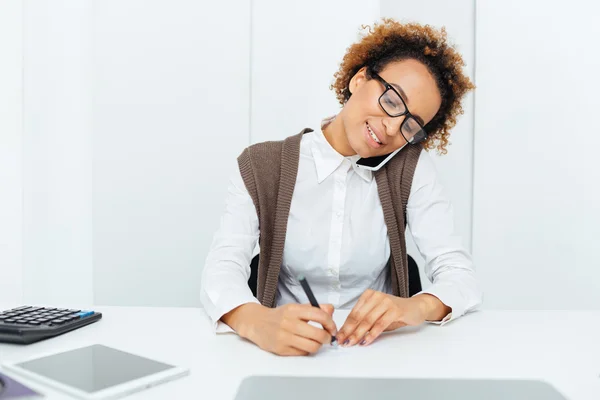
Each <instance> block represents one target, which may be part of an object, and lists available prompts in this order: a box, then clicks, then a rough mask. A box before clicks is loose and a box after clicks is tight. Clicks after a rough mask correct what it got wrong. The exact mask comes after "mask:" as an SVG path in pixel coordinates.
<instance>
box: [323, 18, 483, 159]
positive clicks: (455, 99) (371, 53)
mask: <svg viewBox="0 0 600 400" xmlns="http://www.w3.org/2000/svg"><path fill="white" fill-rule="evenodd" d="M362 29H363V30H366V31H367V33H366V34H363V35H362V39H361V40H360V41H359V42H358V43H355V44H353V45H351V46H350V47H349V48H348V50H347V51H346V54H345V55H344V58H343V60H342V63H341V64H340V69H339V70H338V71H337V72H336V73H335V74H334V78H335V81H334V83H333V84H332V85H331V89H332V90H334V91H335V93H336V97H337V99H338V101H339V102H340V104H342V105H344V104H345V103H346V101H348V99H349V98H350V95H351V93H350V91H349V90H348V85H349V83H350V80H351V79H352V77H353V76H354V75H355V74H356V73H357V72H358V71H359V70H360V69H361V68H362V67H367V68H366V75H367V77H368V78H369V79H371V78H372V75H371V73H372V72H375V73H379V72H381V70H383V69H384V68H385V67H386V66H387V65H388V64H389V63H390V62H393V61H401V60H406V59H415V60H417V61H420V62H421V63H423V64H424V65H425V66H426V67H427V68H428V69H429V72H430V73H431V75H432V76H433V78H434V79H435V81H436V84H437V87H438V89H439V91H440V95H441V97H442V104H441V106H440V109H439V110H438V112H437V114H436V115H435V116H434V117H433V119H432V120H431V121H430V122H429V123H428V124H427V125H426V126H425V130H426V131H427V132H428V137H427V140H425V141H424V142H423V147H424V148H425V149H428V150H429V149H437V150H438V152H439V153H440V154H446V153H447V149H446V147H447V145H448V139H449V137H450V130H451V129H452V128H453V127H454V126H455V125H456V118H457V117H458V116H459V115H461V114H463V112H464V111H463V108H462V105H461V100H462V98H463V97H464V96H465V94H466V93H467V92H469V91H470V90H472V89H475V85H474V84H473V83H472V82H471V80H470V79H469V78H468V77H467V76H465V74H464V73H463V71H462V67H463V66H464V65H465V63H464V61H463V59H462V56H461V55H460V54H459V53H458V52H457V51H456V49H455V48H454V46H451V45H450V44H448V42H447V34H446V29H445V28H443V27H442V28H441V29H440V30H438V29H435V28H433V27H431V26H429V25H420V24H417V23H405V24H402V23H399V22H397V21H395V20H393V19H390V18H383V19H382V22H380V23H375V24H373V27H370V26H366V25H363V26H362Z"/></svg>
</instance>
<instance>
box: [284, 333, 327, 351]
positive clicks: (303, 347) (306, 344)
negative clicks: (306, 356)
mask: <svg viewBox="0 0 600 400" xmlns="http://www.w3.org/2000/svg"><path fill="white" fill-rule="evenodd" d="M322 345H323V344H322V343H319V342H315V341H314V340H310V339H307V338H305V337H302V336H298V335H295V336H294V337H293V338H292V340H291V342H290V346H292V347H293V348H295V349H298V350H300V351H305V352H307V353H310V354H312V353H316V352H317V351H319V349H320V348H321V346H322Z"/></svg>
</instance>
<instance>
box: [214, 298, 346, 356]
mask: <svg viewBox="0 0 600 400" xmlns="http://www.w3.org/2000/svg"><path fill="white" fill-rule="evenodd" d="M332 315H333V306H332V305H330V304H323V305H321V308H320V309H319V308H317V307H313V306H311V305H310V304H285V305H283V306H280V307H277V308H268V307H264V306H262V305H260V304H256V303H248V304H244V305H241V306H239V307H238V308H236V309H234V310H233V311H231V312H229V313H228V314H225V315H224V316H223V317H222V318H221V320H222V321H223V322H225V323H226V324H227V325H229V326H230V327H231V328H232V329H233V330H235V331H236V332H237V333H238V334H239V335H240V336H242V337H244V338H246V339H248V340H250V341H252V342H254V343H255V344H257V345H258V346H259V347H260V348H261V349H263V350H267V351H269V352H271V353H274V354H278V355H281V356H300V355H308V354H312V353H316V352H317V351H318V350H319V349H320V348H321V346H322V345H324V344H330V343H331V338H332V336H335V335H336V334H337V327H336V326H335V322H333V319H332V318H331V316H332ZM308 321H314V322H318V323H319V324H321V325H322V326H323V328H324V329H323V328H320V327H315V326H313V325H311V324H309V323H308Z"/></svg>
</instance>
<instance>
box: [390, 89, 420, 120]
mask: <svg viewBox="0 0 600 400" xmlns="http://www.w3.org/2000/svg"><path fill="white" fill-rule="evenodd" d="M390 85H392V86H393V87H394V89H396V90H397V91H398V93H399V94H400V96H401V97H402V98H403V99H404V101H405V102H406V106H407V107H408V105H409V104H410V101H409V100H408V96H406V93H405V92H404V90H402V88H401V87H400V85H398V84H397V83H390ZM410 115H412V116H413V117H415V118H416V119H418V120H419V122H420V123H421V125H425V121H423V118H421V117H420V116H418V115H417V114H413V113H412V112H411V113H410Z"/></svg>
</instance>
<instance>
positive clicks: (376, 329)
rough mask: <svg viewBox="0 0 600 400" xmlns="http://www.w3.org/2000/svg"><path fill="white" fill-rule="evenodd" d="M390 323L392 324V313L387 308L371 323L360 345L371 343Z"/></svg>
mask: <svg viewBox="0 0 600 400" xmlns="http://www.w3.org/2000/svg"><path fill="white" fill-rule="evenodd" d="M392 325H394V315H393V313H392V312H391V311H390V310H388V311H386V312H385V313H384V314H383V315H382V316H381V317H380V318H379V319H378V320H377V321H376V322H375V323H374V324H373V326H372V327H371V329H369V332H368V333H367V334H366V335H365V337H364V338H363V342H361V345H362V346H368V345H369V344H371V343H373V341H374V340H375V339H377V338H378V337H379V335H381V333H382V332H383V331H385V330H387V329H388V328H389V327H390V326H392Z"/></svg>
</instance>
